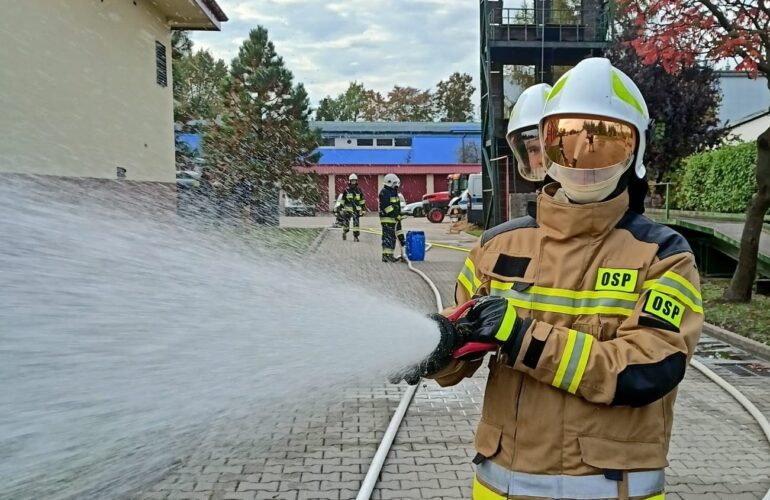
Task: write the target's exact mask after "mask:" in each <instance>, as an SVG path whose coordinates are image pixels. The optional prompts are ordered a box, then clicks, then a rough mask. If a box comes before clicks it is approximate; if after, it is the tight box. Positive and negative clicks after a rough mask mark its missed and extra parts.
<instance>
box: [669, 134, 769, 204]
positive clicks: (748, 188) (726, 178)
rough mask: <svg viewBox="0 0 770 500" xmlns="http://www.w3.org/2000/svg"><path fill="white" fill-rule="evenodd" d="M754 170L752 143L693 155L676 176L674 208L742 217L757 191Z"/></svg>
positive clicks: (754, 153)
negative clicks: (735, 214)
mask: <svg viewBox="0 0 770 500" xmlns="http://www.w3.org/2000/svg"><path fill="white" fill-rule="evenodd" d="M756 168H757V145H756V143H755V142H744V143H739V144H733V145H729V146H722V147H721V148H719V149H715V150H712V151H705V152H703V153H698V154H694V155H692V156H690V157H689V158H687V159H686V160H685V161H684V163H683V165H682V166H681V167H680V169H679V171H678V172H677V174H676V175H675V179H674V182H675V183H676V185H675V186H673V187H674V189H673V191H674V193H673V200H672V201H673V202H674V206H675V207H676V208H679V209H681V210H698V211H706V212H732V213H743V212H745V211H746V208H747V207H748V204H749V200H750V199H751V195H753V194H754V192H756V190H757V180H756V174H755V172H756Z"/></svg>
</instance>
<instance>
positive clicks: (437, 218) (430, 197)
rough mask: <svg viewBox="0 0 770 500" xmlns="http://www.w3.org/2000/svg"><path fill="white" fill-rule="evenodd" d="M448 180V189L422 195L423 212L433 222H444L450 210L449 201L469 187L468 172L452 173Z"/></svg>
mask: <svg viewBox="0 0 770 500" xmlns="http://www.w3.org/2000/svg"><path fill="white" fill-rule="evenodd" d="M446 180H447V189H448V191H440V192H438V193H431V194H425V195H423V196H422V208H423V212H424V213H425V216H426V217H427V218H428V220H429V221H431V222H435V223H439V222H442V221H443V220H444V217H446V214H447V211H448V210H449V202H450V201H451V200H452V199H453V198H455V197H457V196H460V194H462V192H463V191H465V190H466V189H468V174H450V175H448V176H447V178H446Z"/></svg>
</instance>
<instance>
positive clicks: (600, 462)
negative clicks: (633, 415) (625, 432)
mask: <svg viewBox="0 0 770 500" xmlns="http://www.w3.org/2000/svg"><path fill="white" fill-rule="evenodd" d="M578 441H579V443H580V454H581V456H582V459H583V463H585V464H588V465H590V466H592V467H596V468H597V469H602V470H607V469H612V470H615V469H617V470H645V469H662V468H664V467H666V466H667V465H668V460H666V449H665V447H664V445H663V443H643V442H629V441H615V440H612V439H605V438H599V437H589V436H583V437H579V438H578Z"/></svg>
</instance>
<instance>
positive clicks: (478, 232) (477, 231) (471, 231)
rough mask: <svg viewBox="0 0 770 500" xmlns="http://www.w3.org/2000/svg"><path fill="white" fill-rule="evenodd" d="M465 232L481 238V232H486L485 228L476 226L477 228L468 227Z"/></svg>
mask: <svg viewBox="0 0 770 500" xmlns="http://www.w3.org/2000/svg"><path fill="white" fill-rule="evenodd" d="M465 232H466V233H468V234H472V235H473V236H475V237H476V238H481V234H482V233H483V232H484V230H483V229H481V228H476V229H467V230H466V231H465Z"/></svg>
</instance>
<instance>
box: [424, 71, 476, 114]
mask: <svg viewBox="0 0 770 500" xmlns="http://www.w3.org/2000/svg"><path fill="white" fill-rule="evenodd" d="M475 91H476V87H474V86H473V77H472V76H471V75H469V74H467V73H462V74H461V73H459V72H455V73H452V75H451V76H450V77H449V78H448V79H447V80H446V81H444V80H441V81H440V82H438V85H436V91H435V92H434V94H433V105H434V112H435V117H436V118H437V119H438V120H439V121H442V122H467V121H471V120H472V119H473V101H472V100H471V98H472V96H473V93H474V92H475Z"/></svg>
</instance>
